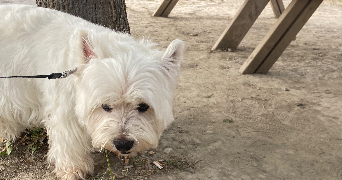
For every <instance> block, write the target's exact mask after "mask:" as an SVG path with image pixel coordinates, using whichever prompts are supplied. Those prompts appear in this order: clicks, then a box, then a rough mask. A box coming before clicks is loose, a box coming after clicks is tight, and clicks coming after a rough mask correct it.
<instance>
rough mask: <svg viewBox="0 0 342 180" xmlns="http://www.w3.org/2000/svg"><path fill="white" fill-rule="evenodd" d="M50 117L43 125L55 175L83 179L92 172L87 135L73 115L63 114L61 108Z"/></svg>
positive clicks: (68, 178)
mask: <svg viewBox="0 0 342 180" xmlns="http://www.w3.org/2000/svg"><path fill="white" fill-rule="evenodd" d="M64 111H67V110H65V109H64ZM60 112H62V113H60ZM50 117H51V118H50V119H49V120H47V121H46V123H45V125H46V127H47V133H48V136H49V145H50V150H49V152H48V160H49V161H50V162H54V163H55V166H56V167H55V171H56V175H57V176H58V177H59V178H61V179H67V180H73V179H79V178H82V179H84V178H85V177H86V175H87V174H88V173H92V172H93V170H94V165H93V160H92V158H91V157H90V151H91V148H90V139H89V137H88V135H87V133H85V132H84V129H82V128H81V127H80V125H79V124H78V121H77V119H75V118H76V116H75V115H73V114H70V113H63V110H61V108H60V109H57V111H56V112H55V114H54V115H53V116H50Z"/></svg>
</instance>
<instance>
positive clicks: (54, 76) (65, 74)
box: [0, 69, 77, 79]
mask: <svg viewBox="0 0 342 180" xmlns="http://www.w3.org/2000/svg"><path fill="white" fill-rule="evenodd" d="M76 71H77V69H73V70H69V71H64V72H62V73H52V74H50V75H36V76H7V77H0V79H2V78H48V79H61V78H66V77H68V76H69V75H70V74H73V73H75V72H76Z"/></svg>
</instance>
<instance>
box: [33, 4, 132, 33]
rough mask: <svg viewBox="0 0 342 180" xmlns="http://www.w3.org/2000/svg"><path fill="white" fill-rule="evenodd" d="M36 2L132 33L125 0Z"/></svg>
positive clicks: (118, 30) (119, 30) (42, 5)
mask: <svg viewBox="0 0 342 180" xmlns="http://www.w3.org/2000/svg"><path fill="white" fill-rule="evenodd" d="M36 4H37V6H40V7H45V8H51V9H56V10H58V11H63V12H66V13H69V14H72V15H74V16H79V17H81V18H83V19H85V20H87V21H90V22H92V23H95V24H98V25H102V26H105V27H108V28H110V29H113V30H115V31H117V32H123V33H128V34H130V28H129V24H128V20H127V13H126V4H125V0H78V1H75V0H36Z"/></svg>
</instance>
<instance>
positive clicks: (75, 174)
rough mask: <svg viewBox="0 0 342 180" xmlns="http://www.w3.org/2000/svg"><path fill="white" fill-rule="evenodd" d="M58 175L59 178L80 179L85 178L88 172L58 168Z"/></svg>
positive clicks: (63, 179) (66, 179)
mask: <svg viewBox="0 0 342 180" xmlns="http://www.w3.org/2000/svg"><path fill="white" fill-rule="evenodd" d="M56 175H57V177H58V178H60V179H62V180H78V179H85V178H86V175H87V173H86V172H85V171H83V170H80V169H73V168H70V169H67V170H63V169H56Z"/></svg>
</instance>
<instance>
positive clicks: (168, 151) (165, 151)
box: [164, 148, 172, 154]
mask: <svg viewBox="0 0 342 180" xmlns="http://www.w3.org/2000/svg"><path fill="white" fill-rule="evenodd" d="M171 151H172V148H165V149H164V153H166V154H169V153H170V152H171Z"/></svg>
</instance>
